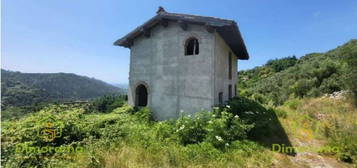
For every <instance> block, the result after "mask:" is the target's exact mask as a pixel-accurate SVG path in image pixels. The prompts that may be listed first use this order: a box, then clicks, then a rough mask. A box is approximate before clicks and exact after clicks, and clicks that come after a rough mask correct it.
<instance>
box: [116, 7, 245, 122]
mask: <svg viewBox="0 0 357 168" xmlns="http://www.w3.org/2000/svg"><path fill="white" fill-rule="evenodd" d="M114 44H115V45H117V46H123V47H127V48H130V72H129V89H128V103H129V104H130V105H132V106H148V107H150V109H151V110H152V111H153V115H154V118H155V119H158V120H164V119H170V118H177V117H178V116H180V114H181V113H183V114H191V115H192V114H194V113H196V112H198V111H200V110H202V109H205V110H210V109H211V108H212V107H213V106H215V105H218V104H222V103H224V102H225V101H227V100H229V99H230V98H232V97H233V96H235V95H236V94H237V93H236V92H237V86H236V83H237V60H238V59H248V58H249V55H248V52H247V49H246V47H245V44H244V42H243V39H242V36H241V34H240V32H239V29H238V26H237V23H236V22H235V21H233V20H225V19H219V18H214V17H205V16H196V15H187V14H177V13H169V12H166V11H165V10H164V9H163V8H162V7H160V8H159V10H158V11H157V14H156V16H154V17H153V18H151V19H150V20H148V21H147V22H145V23H144V24H143V25H141V26H139V27H137V28H136V29H134V30H133V31H132V32H130V33H129V34H127V35H126V36H124V37H123V38H121V39H119V40H117V41H116V42H115V43H114Z"/></svg>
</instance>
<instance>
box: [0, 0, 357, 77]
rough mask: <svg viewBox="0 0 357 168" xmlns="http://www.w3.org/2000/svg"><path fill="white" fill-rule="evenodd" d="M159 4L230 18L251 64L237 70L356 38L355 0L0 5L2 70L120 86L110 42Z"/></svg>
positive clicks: (118, 60) (122, 70) (55, 0)
mask: <svg viewBox="0 0 357 168" xmlns="http://www.w3.org/2000/svg"><path fill="white" fill-rule="evenodd" d="M158 6H163V7H164V8H165V9H166V11H168V12H175V13H188V14H195V15H204V16H214V17H221V18H225V19H233V20H235V21H236V22H237V23H238V25H239V27H240V30H241V33H242V35H243V38H244V40H245V43H246V46H247V48H248V52H249V54H250V58H251V59H249V60H248V61H239V65H238V66H239V69H249V68H253V67H255V66H259V65H262V64H264V63H265V62H266V61H267V60H269V59H274V58H281V57H286V56H291V55H296V56H298V57H300V56H303V55H304V54H307V53H311V52H325V51H327V50H329V49H333V48H335V47H336V46H338V45H342V44H343V43H345V42H347V41H348V40H350V39H353V38H357V1H356V0H297V1H296V0H221V1H217V0H142V1H138V0H126V1H123V0H102V1H100V0H4V1H2V18H1V21H2V46H1V47H2V51H1V52H2V53H1V54H2V58H1V59H2V63H1V64H2V68H5V69H10V70H15V71H21V72H71V73H76V74H80V75H86V76H89V77H95V78H97V79H101V80H104V81H107V82H111V83H127V82H128V71H129V49H126V48H122V47H116V46H113V45H112V44H113V42H114V41H115V40H117V39H118V38H120V37H122V36H124V35H125V34H126V33H128V32H130V31H131V30H132V29H134V28H135V27H137V26H139V25H140V24H142V23H144V22H145V21H146V20H148V19H149V18H151V17H152V16H154V15H155V12H156V10H157V8H158Z"/></svg>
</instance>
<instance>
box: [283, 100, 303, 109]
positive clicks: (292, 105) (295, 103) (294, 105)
mask: <svg viewBox="0 0 357 168" xmlns="http://www.w3.org/2000/svg"><path fill="white" fill-rule="evenodd" d="M299 105H300V101H299V99H290V100H288V101H286V102H285V103H284V106H287V107H289V108H290V109H292V110H296V109H297V108H298V106H299Z"/></svg>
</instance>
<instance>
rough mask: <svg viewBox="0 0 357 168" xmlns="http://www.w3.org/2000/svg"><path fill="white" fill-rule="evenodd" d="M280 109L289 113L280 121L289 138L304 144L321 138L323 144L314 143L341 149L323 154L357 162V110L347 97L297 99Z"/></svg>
mask: <svg viewBox="0 0 357 168" xmlns="http://www.w3.org/2000/svg"><path fill="white" fill-rule="evenodd" d="M279 111H284V112H285V113H287V115H286V117H281V118H280V120H281V122H282V124H283V125H284V128H285V130H286V132H287V134H288V135H289V137H294V138H296V140H298V141H300V142H304V143H309V142H312V141H313V140H319V142H321V143H320V144H310V145H318V146H330V147H337V148H338V149H339V151H338V152H323V151H322V152H320V153H321V154H325V155H335V156H336V157H337V158H338V159H339V160H341V161H345V162H349V163H352V162H356V161H357V109H356V108H355V107H353V105H351V104H350V102H349V101H347V100H346V99H330V98H305V99H302V100H298V99H293V100H290V101H288V102H286V103H285V104H284V105H283V106H281V107H279ZM279 113H281V112H279ZM312 147H313V146H312Z"/></svg>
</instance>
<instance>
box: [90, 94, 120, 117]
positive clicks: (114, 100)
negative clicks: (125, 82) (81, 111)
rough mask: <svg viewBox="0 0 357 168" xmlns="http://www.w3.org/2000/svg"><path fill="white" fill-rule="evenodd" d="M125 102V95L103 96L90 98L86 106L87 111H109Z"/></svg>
mask: <svg viewBox="0 0 357 168" xmlns="http://www.w3.org/2000/svg"><path fill="white" fill-rule="evenodd" d="M124 104H125V96H122V95H121V96H110V95H109V96H103V97H100V98H97V99H94V100H92V101H91V102H90V103H89V106H88V107H87V108H86V112H87V113H93V112H101V113H109V112H112V111H113V110H114V109H116V108H118V107H121V106H123V105H124Z"/></svg>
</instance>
